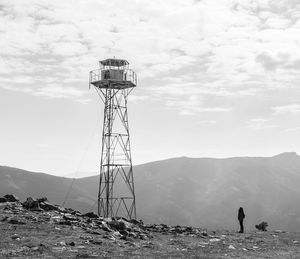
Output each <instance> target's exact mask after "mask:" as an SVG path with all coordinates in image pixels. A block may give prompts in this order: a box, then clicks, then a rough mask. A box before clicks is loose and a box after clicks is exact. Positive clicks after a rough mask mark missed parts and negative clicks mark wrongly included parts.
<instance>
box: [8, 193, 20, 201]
mask: <svg viewBox="0 0 300 259" xmlns="http://www.w3.org/2000/svg"><path fill="white" fill-rule="evenodd" d="M4 198H6V199H7V201H8V202H16V201H20V200H19V198H18V197H17V196H15V195H13V194H6V195H4Z"/></svg>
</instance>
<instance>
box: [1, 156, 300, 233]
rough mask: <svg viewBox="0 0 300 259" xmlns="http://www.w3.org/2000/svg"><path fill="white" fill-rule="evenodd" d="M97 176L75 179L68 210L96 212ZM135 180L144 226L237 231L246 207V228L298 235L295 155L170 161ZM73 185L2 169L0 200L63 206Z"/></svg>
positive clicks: (142, 169) (143, 170)
mask: <svg viewBox="0 0 300 259" xmlns="http://www.w3.org/2000/svg"><path fill="white" fill-rule="evenodd" d="M14 171H17V172H19V173H18V174H15V173H13V172H14ZM5 172H6V174H5ZM7 174H8V175H7ZM98 177H99V176H98V175H95V176H88V177H83V178H78V179H76V180H75V181H74V182H73V187H72V190H71V191H70V193H69V195H68V199H67V201H66V206H70V207H72V208H76V209H79V210H81V211H89V210H94V211H95V209H96V205H97V204H96V203H97V202H96V199H97V193H98V182H99V178H98ZM134 177H135V189H136V197H137V211H138V217H139V218H142V219H144V220H145V221H146V222H151V223H166V224H168V225H176V224H181V225H182V224H184V225H193V226H202V227H212V228H230V229H233V228H236V227H237V223H236V213H237V209H238V207H240V206H242V207H244V209H245V213H246V229H247V228H248V229H253V228H254V225H255V224H257V223H260V222H261V221H263V220H265V221H267V222H268V223H269V225H270V227H271V228H273V229H276V228H280V229H284V230H289V231H294V230H296V231H300V227H299V226H298V225H299V224H298V222H299V221H300V208H299V209H298V208H297V206H296V205H295V204H297V202H298V201H299V197H300V190H299V188H298V186H299V185H300V156H298V154H297V153H295V152H285V153H281V154H278V155H275V156H272V157H231V158H189V157H179V158H170V159H165V160H160V161H153V162H149V163H146V164H141V165H136V166H134ZM72 181H73V180H72V179H71V178H66V177H58V176H52V175H49V174H45V173H41V172H38V173H33V172H30V171H26V170H21V169H20V170H19V169H17V168H10V167H5V166H1V167H0V195H1V194H3V195H4V194H6V193H15V194H16V195H17V196H20V198H21V199H25V198H26V197H27V196H32V197H42V196H47V197H48V198H49V199H50V200H51V201H53V202H54V203H58V204H61V203H62V202H63V201H64V199H65V197H66V195H67V193H68V190H69V188H70V186H71V184H72Z"/></svg>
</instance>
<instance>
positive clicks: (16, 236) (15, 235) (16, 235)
mask: <svg viewBox="0 0 300 259" xmlns="http://www.w3.org/2000/svg"><path fill="white" fill-rule="evenodd" d="M18 238H20V237H19V235H18V234H13V235H12V236H11V239H14V240H16V239H18Z"/></svg>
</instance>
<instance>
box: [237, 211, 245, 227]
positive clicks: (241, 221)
mask: <svg viewBox="0 0 300 259" xmlns="http://www.w3.org/2000/svg"><path fill="white" fill-rule="evenodd" d="M244 218H245V213H244V210H243V208H242V207H240V208H239V213H238V220H239V222H240V231H239V233H244Z"/></svg>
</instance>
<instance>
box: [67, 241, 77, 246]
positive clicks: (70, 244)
mask: <svg viewBox="0 0 300 259" xmlns="http://www.w3.org/2000/svg"><path fill="white" fill-rule="evenodd" d="M67 245H69V246H75V243H74V242H73V241H72V242H69V243H67Z"/></svg>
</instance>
